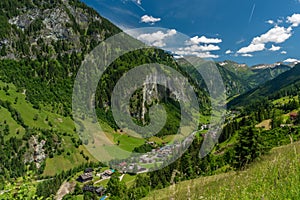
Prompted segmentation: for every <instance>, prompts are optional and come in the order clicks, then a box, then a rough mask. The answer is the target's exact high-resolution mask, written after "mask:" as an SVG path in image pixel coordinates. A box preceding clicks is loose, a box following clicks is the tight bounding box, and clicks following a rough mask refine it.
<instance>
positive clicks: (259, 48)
mask: <svg viewBox="0 0 300 200" xmlns="http://www.w3.org/2000/svg"><path fill="white" fill-rule="evenodd" d="M264 49H265V44H250V45H249V46H247V47H243V48H241V49H240V50H238V52H237V53H243V54H247V53H253V52H256V51H262V50H264Z"/></svg>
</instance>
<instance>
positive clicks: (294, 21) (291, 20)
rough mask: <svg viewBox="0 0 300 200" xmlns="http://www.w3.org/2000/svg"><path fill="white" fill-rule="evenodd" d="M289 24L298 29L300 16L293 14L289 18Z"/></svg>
mask: <svg viewBox="0 0 300 200" xmlns="http://www.w3.org/2000/svg"><path fill="white" fill-rule="evenodd" d="M287 22H288V23H291V24H292V26H293V27H297V26H299V24H300V14H296V13H295V14H293V15H292V16H289V17H287Z"/></svg>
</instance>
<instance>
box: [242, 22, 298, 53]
mask: <svg viewBox="0 0 300 200" xmlns="http://www.w3.org/2000/svg"><path fill="white" fill-rule="evenodd" d="M291 36H292V28H291V27H289V28H285V27H279V26H277V25H276V26H275V27H274V28H272V29H270V30H269V31H268V32H266V33H264V34H262V35H260V36H258V37H255V38H253V40H252V42H251V44H250V45H249V46H247V47H243V48H241V49H240V50H239V51H238V52H237V53H244V54H247V53H253V52H257V51H263V50H265V44H266V43H269V42H272V43H276V44H279V43H283V42H285V41H286V40H287V39H289V38H290V37H291ZM275 49H278V47H276V46H274V48H273V46H272V48H271V49H270V50H271V51H272V50H275ZM278 50H279V49H278ZM276 51H277V50H276Z"/></svg>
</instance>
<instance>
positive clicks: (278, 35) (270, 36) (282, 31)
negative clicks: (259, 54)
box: [252, 26, 292, 44]
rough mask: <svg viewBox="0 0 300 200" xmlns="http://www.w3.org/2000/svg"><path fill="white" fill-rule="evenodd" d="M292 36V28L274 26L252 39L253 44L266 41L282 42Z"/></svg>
mask: <svg viewBox="0 0 300 200" xmlns="http://www.w3.org/2000/svg"><path fill="white" fill-rule="evenodd" d="M291 36H292V28H291V27H289V28H284V27H279V26H275V27H274V28H272V29H270V30H269V31H268V32H267V33H265V34H262V35H261V36H259V37H255V38H254V39H253V41H252V43H253V44H265V43H268V42H274V43H283V42H285V41H286V40H287V39H289V38H290V37H291Z"/></svg>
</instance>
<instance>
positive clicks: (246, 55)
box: [241, 53, 253, 57]
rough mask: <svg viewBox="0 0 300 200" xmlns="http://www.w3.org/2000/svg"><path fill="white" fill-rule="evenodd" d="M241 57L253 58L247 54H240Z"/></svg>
mask: <svg viewBox="0 0 300 200" xmlns="http://www.w3.org/2000/svg"><path fill="white" fill-rule="evenodd" d="M241 56H243V57H253V55H252V54H248V53H244V54H241Z"/></svg>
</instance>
